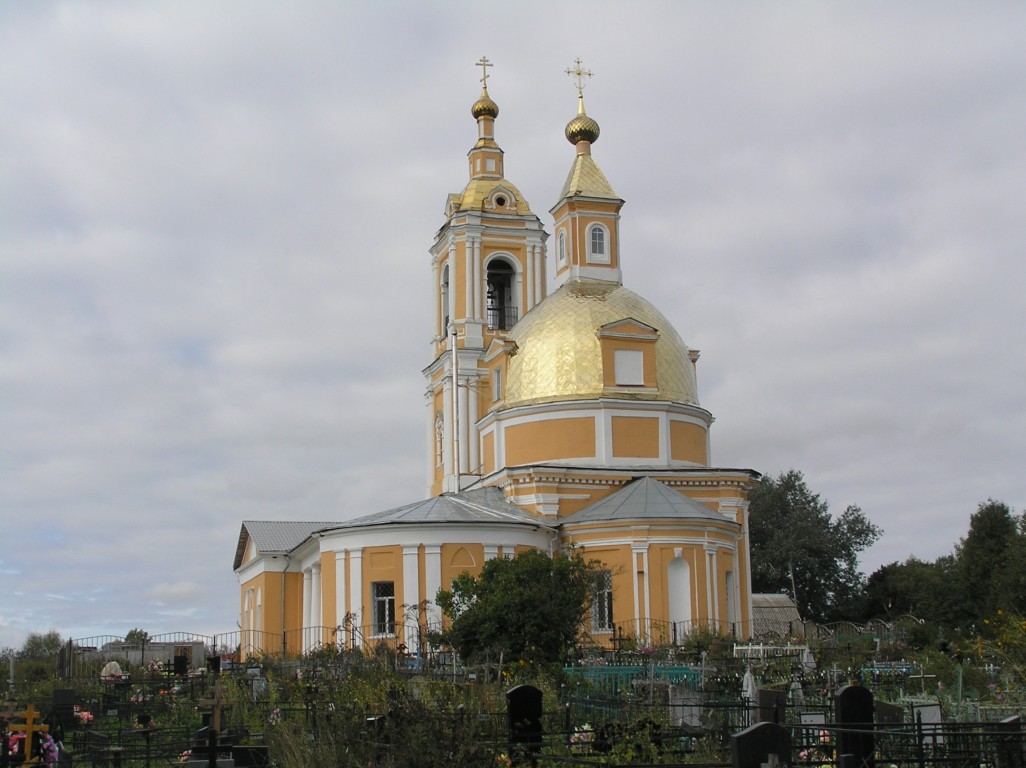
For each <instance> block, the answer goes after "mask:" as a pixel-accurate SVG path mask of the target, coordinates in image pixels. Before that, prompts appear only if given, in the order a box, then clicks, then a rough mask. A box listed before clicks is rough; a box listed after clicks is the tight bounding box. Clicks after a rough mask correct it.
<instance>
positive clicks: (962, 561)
mask: <svg viewBox="0 0 1026 768" xmlns="http://www.w3.org/2000/svg"><path fill="white" fill-rule="evenodd" d="M999 610H1003V611H1013V612H1018V613H1024V612H1026V516H1016V515H1015V514H1013V512H1012V510H1011V509H1010V508H1009V507H1008V505H1007V504H1004V503H1003V502H999V501H994V500H993V499H988V500H987V501H986V502H983V503H981V504H980V505H979V506H978V507H977V510H976V512H975V513H973V515H972V516H971V517H970V519H969V531H968V533H967V534H966V536H965V537H963V538H962V539H961V540H960V541H959V542H958V544H957V545H956V546H955V548H954V552H953V553H952V554H950V555H945V556H943V557H939V558H937V560H935V561H934V562H932V563H930V562H925V561H922V560H918V559H917V558H914V557H910V558H909V559H908V560H906V561H905V562H904V563H889V564H888V565H884V566H881V567H880V568H878V569H877V570H876V571H875V572H874V573H873V574H872V575H870V577H869V580H868V582H867V584H866V591H865V598H864V600H863V603H862V606H861V611H860V613H859V617H860V618H861V619H863V620H866V619H871V618H878V617H882V618H885V619H888V620H892V619H894V618H896V617H898V616H901V615H903V614H912V615H914V616H915V617H916V618H918V619H921V620H923V621H924V622H925V623H926V625H928V626H931V627H935V628H936V631H935V632H934V635H935V636H944V635H946V636H948V637H949V639H953V638H954V637H956V636H957V635H958V634H961V633H968V634H972V633H973V632H977V631H979V632H982V633H983V634H984V635H985V636H989V634H990V633H991V630H990V629H988V623H986V622H985V619H988V618H990V617H993V616H994V615H995V614H996V613H997V612H998V611H999Z"/></svg>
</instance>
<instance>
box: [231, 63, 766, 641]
mask: <svg viewBox="0 0 1026 768" xmlns="http://www.w3.org/2000/svg"><path fill="white" fill-rule="evenodd" d="M479 66H481V67H482V72H483V77H482V78H481V82H482V90H481V95H480V98H479V99H478V100H477V101H476V102H474V104H473V105H472V107H471V114H472V116H473V118H474V120H475V121H476V125H477V138H476V141H475V143H474V145H473V147H472V148H471V149H470V152H469V153H468V175H469V180H468V181H467V183H466V185H465V186H464V188H463V190H462V191H461V192H458V193H454V194H451V195H449V197H448V200H447V201H446V205H445V221H444V223H443V225H442V227H441V228H440V229H439V230H438V232H437V233H436V234H435V237H434V242H433V244H432V246H431V249H430V256H431V259H430V268H431V280H432V282H431V285H432V291H433V306H434V317H433V318H430V319H429V320H430V322H432V323H433V327H434V329H435V335H434V339H433V341H432V345H431V357H430V362H429V364H428V365H427V367H426V368H424V376H425V379H426V387H427V389H426V418H425V422H426V424H425V426H426V429H425V438H426V439H425V453H426V467H425V468H426V474H425V480H426V490H427V498H426V499H424V500H422V501H417V502H414V503H412V504H408V505H406V506H403V507H399V508H397V509H391V510H386V511H378V512H373V513H371V514H367V515H365V516H362V517H358V518H356V519H352V520H347V521H345V522H328V521H322V522H269V521H246V522H244V523H243V524H242V530H241V532H240V535H239V540H238V547H237V550H236V554H235V562H234V569H235V572H236V574H237V575H238V578H239V582H240V589H241V606H240V607H241V621H240V625H241V627H242V630H243V641H242V644H243V649H242V650H243V654H251V653H256V652H261V651H264V652H280V651H281V650H282V644H283V642H284V645H285V647H286V649H287V650H288V651H289V652H297V651H306V650H311V649H313V648H316V647H319V646H320V645H322V644H339V645H345V646H347V647H354V646H360V645H364V644H376V643H378V642H381V641H384V642H387V643H392V644H395V645H398V644H400V643H401V644H403V645H405V647H406V648H407V649H409V650H410V651H411V652H414V651H417V650H418V649H419V647H420V645H421V644H422V643H423V642H424V640H423V637H424V630H425V629H427V628H430V627H434V626H438V625H439V623H440V622H441V615H440V612H439V610H438V608H437V607H436V606H435V604H434V598H435V595H436V594H437V592H438V590H439V589H440V588H442V587H448V585H449V584H450V583H451V581H452V580H453V579H454V578H455V577H457V576H458V575H459V574H461V573H463V572H469V573H471V574H476V573H478V572H479V571H480V569H481V567H482V565H483V563H484V562H485V561H487V560H488V559H489V558H495V557H512V556H514V555H515V554H516V553H518V552H521V551H524V550H527V549H538V550H542V551H545V552H556V551H559V550H562V549H565V548H568V547H574V548H577V549H579V550H582V551H583V553H584V555H585V557H586V558H587V559H589V560H598V561H600V562H601V563H602V573H601V578H600V579H599V587H598V590H597V593H596V594H595V595H594V598H593V601H592V607H591V616H590V620H589V621H588V623H587V626H585V627H584V628H583V632H584V637H583V641H584V642H585V643H588V644H594V645H596V646H599V647H608V646H610V645H611V644H612V642H613V640H614V638H616V637H625V636H626V637H636V638H638V640H639V641H643V642H652V643H672V642H678V641H680V640H681V639H683V638H684V637H685V636H686V635H688V634H689V633H691V632H693V631H696V630H711V631H714V632H717V633H720V634H729V635H733V636H735V637H738V638H747V637H749V636H750V634H751V628H752V622H751V616H752V596H751V579H750V566H749V544H748V501H747V495H748V492H749V490H750V489H751V488H752V486H753V485H754V483H755V481H756V480H757V478H758V474H757V473H755V472H754V471H752V470H748V469H731V468H721V467H715V466H712V464H711V458H710V457H711V451H710V439H709V429H710V426H711V424H712V421H713V418H712V415H711V414H710V412H709V411H707V410H706V409H704V408H703V407H702V406H701V405H700V404H699V400H698V388H697V378H696V364H697V361H698V356H699V355H698V350H696V349H692V348H689V347H688V346H687V345H686V344H685V343H684V341H683V340H682V339H681V337H680V336H679V335H678V333H677V331H676V330H674V328H673V326H672V325H671V324H670V322H669V321H668V320H667V319H666V317H665V316H664V315H663V314H662V313H661V312H660V311H659V310H658V309H656V308H655V307H654V306H653V305H652V304H651V303H649V302H648V301H646V300H645V299H644V298H642V297H641V296H639V295H638V294H636V293H634V292H632V291H631V290H630V289H628V288H627V287H625V286H624V283H623V276H622V275H623V273H622V271H621V268H622V266H623V265H624V264H625V263H626V264H627V265H628V266H632V267H634V268H642V267H643V264H642V263H639V262H640V259H638V258H636V257H632V256H631V251H630V246H629V243H622V242H621V239H620V228H619V223H620V215H621V209H622V207H623V205H624V201H623V200H622V199H621V198H620V197H619V196H618V195H617V194H616V192H614V191H613V187H612V185H611V184H610V182H609V181H608V180H607V179H606V177H605V175H604V174H603V172H602V170H601V169H600V168H599V165H598V162H597V161H596V159H595V157H594V155H593V147H594V145H595V143H596V142H597V140H598V138H599V125H598V123H597V122H596V121H595V120H594V119H593V118H592V117H590V116H589V115H588V114H587V113H586V112H585V108H584V98H583V84H584V78H585V77H588V76H590V73H589V72H587V71H586V70H583V69H582V68H581V65H580V62H579V61H578V62H577V63H576V65H575V67H574V68H573V69H570V70H567V71H568V74H571V75H572V76H573V77H575V78H576V84H577V92H578V93H577V114H576V115H575V116H574V117H573V119H571V120H570V122H569V123H568V124H567V126H566V130H565V135H566V138H567V140H568V141H569V142H570V144H571V146H572V147H573V149H572V152H570V153H568V156H569V158H570V169H569V173H567V175H566V181H565V182H564V183H563V186H562V189H561V190H560V192H559V195H558V197H557V198H556V201H555V204H554V205H553V206H552V208H551V209H550V211H549V213H550V214H551V215H552V234H551V236H550V235H549V233H547V232H546V230H545V227H544V225H543V223H542V221H541V219H539V217H538V216H537V215H536V214H535V213H534V212H533V211H532V209H531V207H530V205H529V204H528V202H527V200H526V199H525V198H524V196H523V194H522V193H521V192H520V190H519V189H518V188H517V187H516V186H515V185H514V184H513V183H512V182H511V181H510V180H509V179H507V178H506V176H505V171H504V167H503V151H502V149H501V148H500V147H499V145H498V143H497V141H496V133H495V126H496V119H497V118H498V115H499V107H498V105H497V104H496V103H495V102H494V101H493V100H492V98H491V97H490V95H489V93H488V84H487V81H488V77H489V76H488V71H487V67H489V66H491V65H490V63H489V62H488V60H487V59H485V58H482V60H481V61H480V62H479ZM550 237H551V245H552V247H551V250H552V251H554V253H553V260H552V263H551V267H550V264H549V263H548V261H547V259H548V252H549V244H550ZM550 268H551V269H553V270H554V278H555V283H556V288H555V290H553V292H552V293H551V294H550V293H548V286H549V279H548V270H549V269H550Z"/></svg>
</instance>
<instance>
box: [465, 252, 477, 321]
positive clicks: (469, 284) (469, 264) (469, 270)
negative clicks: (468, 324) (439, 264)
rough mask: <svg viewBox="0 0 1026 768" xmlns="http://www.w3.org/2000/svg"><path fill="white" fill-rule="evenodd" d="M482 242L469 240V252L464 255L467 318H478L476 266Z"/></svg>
mask: <svg viewBox="0 0 1026 768" xmlns="http://www.w3.org/2000/svg"><path fill="white" fill-rule="evenodd" d="M479 242H480V241H479V240H478V239H477V238H476V237H474V238H468V239H467V251H466V253H465V254H464V261H463V263H464V270H465V271H464V273H463V301H464V306H465V307H466V317H467V318H472V317H476V313H475V311H474V310H476V309H477V306H476V302H475V301H474V298H475V296H474V294H475V293H476V291H475V290H474V264H475V263H476V262H477V249H478V247H479V246H478V243H479Z"/></svg>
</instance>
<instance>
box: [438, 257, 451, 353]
mask: <svg viewBox="0 0 1026 768" xmlns="http://www.w3.org/2000/svg"><path fill="white" fill-rule="evenodd" d="M441 302H442V307H441V309H442V332H441V333H439V334H438V335H439V336H445V335H446V334H448V333H449V265H448V264H446V265H445V267H443V268H442V285H441Z"/></svg>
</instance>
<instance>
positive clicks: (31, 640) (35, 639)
mask: <svg viewBox="0 0 1026 768" xmlns="http://www.w3.org/2000/svg"><path fill="white" fill-rule="evenodd" d="M63 645H64V640H63V639H62V638H61V634H60V632H58V631H57V630H56V629H51V630H50V631H49V632H29V634H28V637H26V638H25V642H24V644H23V645H22V646H21V651H20V652H19V653H18V658H19V659H22V660H24V659H50V660H52V659H53V658H54V657H55V656H56V655H57V654H58V653H60V650H61V647H62V646H63Z"/></svg>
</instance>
